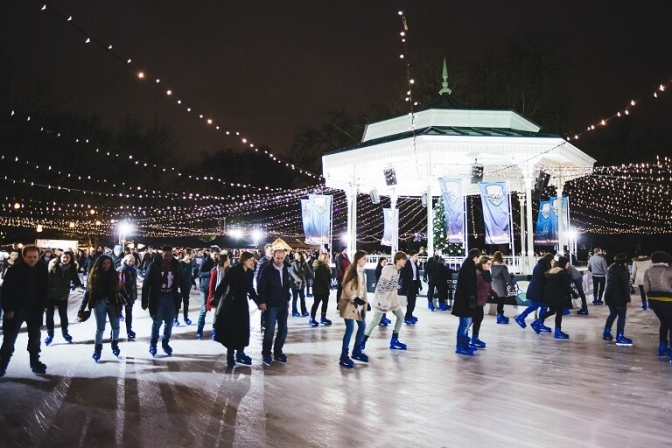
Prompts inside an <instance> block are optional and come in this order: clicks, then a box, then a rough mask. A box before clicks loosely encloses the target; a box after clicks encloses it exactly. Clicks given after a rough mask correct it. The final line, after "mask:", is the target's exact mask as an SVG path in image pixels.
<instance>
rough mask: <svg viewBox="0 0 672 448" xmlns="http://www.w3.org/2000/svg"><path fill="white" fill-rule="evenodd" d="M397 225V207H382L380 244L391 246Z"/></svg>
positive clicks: (395, 235)
mask: <svg viewBox="0 0 672 448" xmlns="http://www.w3.org/2000/svg"><path fill="white" fill-rule="evenodd" d="M398 225H399V209H397V208H384V209H383V239H382V240H380V244H381V245H383V246H392V242H393V241H394V240H395V239H396V237H397V226H398Z"/></svg>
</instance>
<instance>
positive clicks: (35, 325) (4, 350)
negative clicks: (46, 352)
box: [0, 310, 42, 369]
mask: <svg viewBox="0 0 672 448" xmlns="http://www.w3.org/2000/svg"><path fill="white" fill-rule="evenodd" d="M41 321H42V316H39V319H37V318H36V317H35V316H34V313H33V316H30V318H29V315H28V311H27V310H21V311H15V312H14V317H13V318H12V319H7V315H6V314H5V318H4V320H3V322H2V331H3V339H2V347H1V348H0V368H3V369H6V368H7V365H8V364H9V360H10V358H11V357H12V355H13V354H14V344H16V338H17V337H18V336H19V331H20V330H21V325H23V323H24V322H26V323H27V326H28V347H27V348H28V353H30V357H31V363H32V360H33V358H35V357H38V356H39V353H40V342H41V340H40V336H41V333H40V327H41V326H42V322H41Z"/></svg>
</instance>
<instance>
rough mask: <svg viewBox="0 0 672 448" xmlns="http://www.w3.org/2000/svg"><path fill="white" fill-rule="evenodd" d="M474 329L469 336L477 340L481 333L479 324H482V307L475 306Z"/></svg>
mask: <svg viewBox="0 0 672 448" xmlns="http://www.w3.org/2000/svg"><path fill="white" fill-rule="evenodd" d="M473 314H474V327H473V330H472V332H471V334H472V335H473V336H474V337H475V338H477V337H478V334H479V333H480V332H481V322H483V307H482V306H477V307H476V308H474V313H473Z"/></svg>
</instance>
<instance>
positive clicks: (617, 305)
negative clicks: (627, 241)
mask: <svg viewBox="0 0 672 448" xmlns="http://www.w3.org/2000/svg"><path fill="white" fill-rule="evenodd" d="M626 262H627V258H626V255H625V254H618V255H616V257H615V258H614V263H613V264H612V265H611V266H609V269H608V270H607V287H606V289H605V290H604V301H605V302H606V303H607V305H608V306H609V317H607V322H606V323H605V325H604V334H603V335H602V339H604V340H605V341H612V340H613V339H614V337H613V336H612V335H611V326H612V325H613V324H614V320H615V319H616V316H618V323H617V324H616V345H628V346H630V345H632V339H629V338H626V337H625V336H624V334H623V333H624V332H625V315H626V312H627V309H628V308H629V307H630V272H629V271H628V267H627V266H626V265H625V263H626Z"/></svg>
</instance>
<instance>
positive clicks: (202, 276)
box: [196, 247, 219, 339]
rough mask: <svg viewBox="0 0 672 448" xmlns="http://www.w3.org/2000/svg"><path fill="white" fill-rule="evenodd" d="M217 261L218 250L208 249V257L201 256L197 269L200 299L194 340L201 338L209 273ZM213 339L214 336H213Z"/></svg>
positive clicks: (208, 287)
mask: <svg viewBox="0 0 672 448" xmlns="http://www.w3.org/2000/svg"><path fill="white" fill-rule="evenodd" d="M217 260H219V248H217V247H213V248H211V249H210V255H209V256H207V257H206V256H205V255H203V260H202V261H201V266H200V267H199V268H198V275H197V277H198V284H199V290H200V299H201V311H200V312H199V313H198V324H197V327H196V338H197V339H201V338H202V337H203V328H205V315H206V314H207V313H208V310H207V308H206V305H207V303H206V302H207V300H208V289H210V271H212V268H214V267H215V262H216V261H217ZM213 337H214V336H213Z"/></svg>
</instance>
